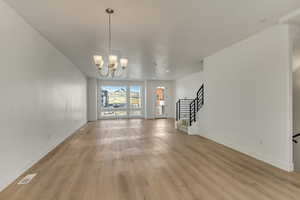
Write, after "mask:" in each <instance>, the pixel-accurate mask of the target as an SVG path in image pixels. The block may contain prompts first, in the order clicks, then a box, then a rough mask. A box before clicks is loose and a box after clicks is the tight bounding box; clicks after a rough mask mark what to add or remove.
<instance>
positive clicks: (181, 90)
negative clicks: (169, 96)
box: [175, 72, 203, 101]
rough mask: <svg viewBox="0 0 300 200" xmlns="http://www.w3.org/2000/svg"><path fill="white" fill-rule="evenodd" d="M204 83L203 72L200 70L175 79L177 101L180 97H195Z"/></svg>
mask: <svg viewBox="0 0 300 200" xmlns="http://www.w3.org/2000/svg"><path fill="white" fill-rule="evenodd" d="M202 84H203V73H202V72H198V73H194V74H192V75H189V76H185V77H182V78H180V79H177V80H175V88H176V90H175V101H177V100H178V99H184V98H188V99H194V98H196V93H197V91H198V90H199V88H200V87H201V85H202Z"/></svg>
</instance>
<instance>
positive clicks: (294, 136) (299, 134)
mask: <svg viewBox="0 0 300 200" xmlns="http://www.w3.org/2000/svg"><path fill="white" fill-rule="evenodd" d="M299 136H300V133H297V134H296V135H293V142H295V143H296V144H297V143H298V141H297V140H295V139H294V138H296V137H299Z"/></svg>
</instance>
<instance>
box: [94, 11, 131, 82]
mask: <svg viewBox="0 0 300 200" xmlns="http://www.w3.org/2000/svg"><path fill="white" fill-rule="evenodd" d="M105 12H106V13H107V14H108V38H109V40H108V55H107V64H105V63H104V60H103V57H102V56H100V55H94V62H95V65H96V66H97V69H98V72H99V74H100V76H102V77H117V76H122V75H123V73H124V71H125V69H126V68H127V66H128V59H127V58H121V59H120V60H118V56H117V55H114V54H112V51H111V15H112V14H113V13H114V10H113V9H111V8H107V9H106V10H105ZM104 64H105V65H104Z"/></svg>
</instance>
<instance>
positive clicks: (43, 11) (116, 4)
mask: <svg viewBox="0 0 300 200" xmlns="http://www.w3.org/2000/svg"><path fill="white" fill-rule="evenodd" d="M5 1H6V2H7V3H8V4H10V5H11V6H12V7H13V8H15V9H16V10H17V12H18V13H19V14H20V15H21V16H23V17H24V18H25V19H26V20H27V21H28V22H29V23H30V24H31V25H32V26H33V27H35V28H36V29H37V30H38V31H40V32H41V33H42V34H43V35H44V36H45V37H46V38H47V39H48V40H49V41H50V42H51V43H52V44H53V45H54V46H55V47H57V48H58V49H59V50H60V51H61V52H62V53H63V54H65V55H66V56H67V57H69V58H70V60H71V61H72V62H73V63H74V64H76V65H77V66H78V67H79V68H80V70H81V71H82V72H84V73H86V74H87V75H88V76H91V77H96V76H97V71H96V68H95V66H94V65H93V62H92V55H94V54H105V53H106V49H107V15H106V14H105V12H104V10H105V9H106V8H108V7H111V8H114V9H115V10H116V14H114V16H113V21H112V31H113V43H112V45H113V49H115V51H117V52H118V53H122V55H123V56H126V57H128V58H129V62H130V66H129V72H128V77H127V79H174V78H176V77H180V76H183V75H185V74H188V73H193V72H195V71H199V70H200V65H201V60H202V59H203V58H204V57H206V56H208V55H211V54H212V53H214V52H216V51H218V50H220V49H222V48H225V47H226V46H228V45H230V44H232V43H233V42H236V41H239V40H241V39H243V38H245V37H247V36H249V35H251V34H253V33H255V32H257V31H260V30H262V29H264V28H266V27H267V26H270V25H271V24H274V23H277V21H278V19H279V18H280V17H281V16H283V15H285V14H287V13H289V12H290V11H292V10H293V9H296V8H299V7H300V1H299V0H251V1H250V0H247V1H241V0H226V1H221V0H23V1H20V0H5Z"/></svg>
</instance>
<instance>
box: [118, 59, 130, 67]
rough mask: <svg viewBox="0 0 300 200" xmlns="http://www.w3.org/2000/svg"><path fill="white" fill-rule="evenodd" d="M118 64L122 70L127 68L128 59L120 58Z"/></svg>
mask: <svg viewBox="0 0 300 200" xmlns="http://www.w3.org/2000/svg"><path fill="white" fill-rule="evenodd" d="M120 64H121V67H122V68H126V67H127V66H128V59H127V58H121V59H120Z"/></svg>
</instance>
